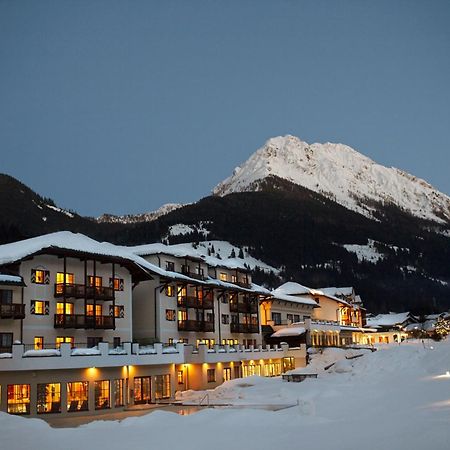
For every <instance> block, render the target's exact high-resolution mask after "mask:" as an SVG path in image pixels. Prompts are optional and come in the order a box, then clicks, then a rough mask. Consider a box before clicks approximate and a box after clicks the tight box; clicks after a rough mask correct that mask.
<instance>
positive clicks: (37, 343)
mask: <svg viewBox="0 0 450 450" xmlns="http://www.w3.org/2000/svg"><path fill="white" fill-rule="evenodd" d="M43 348H44V337H43V336H35V337H34V349H35V350H42V349H43Z"/></svg>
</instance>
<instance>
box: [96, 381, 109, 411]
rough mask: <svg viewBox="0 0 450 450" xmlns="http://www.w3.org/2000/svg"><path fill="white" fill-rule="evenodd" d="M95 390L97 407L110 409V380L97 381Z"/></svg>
mask: <svg viewBox="0 0 450 450" xmlns="http://www.w3.org/2000/svg"><path fill="white" fill-rule="evenodd" d="M94 391H95V409H108V408H109V407H110V400H109V398H110V397H109V381H108V380H101V381H95V382H94Z"/></svg>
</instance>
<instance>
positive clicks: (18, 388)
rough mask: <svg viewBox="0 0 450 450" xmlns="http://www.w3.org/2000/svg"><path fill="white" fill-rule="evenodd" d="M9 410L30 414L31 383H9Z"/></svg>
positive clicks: (11, 412) (12, 412)
mask: <svg viewBox="0 0 450 450" xmlns="http://www.w3.org/2000/svg"><path fill="white" fill-rule="evenodd" d="M8 412H9V413H10V414H30V385H29V384H8Z"/></svg>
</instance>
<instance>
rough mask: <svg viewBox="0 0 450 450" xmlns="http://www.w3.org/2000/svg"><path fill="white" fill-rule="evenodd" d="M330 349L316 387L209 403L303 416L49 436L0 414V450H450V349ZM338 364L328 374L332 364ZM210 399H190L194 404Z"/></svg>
mask: <svg viewBox="0 0 450 450" xmlns="http://www.w3.org/2000/svg"><path fill="white" fill-rule="evenodd" d="M361 353H362V351H360V350H352V351H345V350H340V349H328V350H325V351H324V353H323V354H316V355H313V356H312V360H311V364H310V366H308V368H307V369H306V370H307V371H311V372H316V373H318V378H317V379H307V380H305V381H304V382H302V383H287V382H283V381H282V380H281V378H280V377H277V378H260V377H249V378H245V379H239V380H232V381H229V382H227V383H224V384H223V385H222V386H220V387H218V388H216V389H214V390H212V391H208V394H209V397H210V401H211V402H212V403H216V404H219V403H222V404H228V405H229V404H233V405H236V406H239V405H240V406H246V405H247V406H248V405H283V404H284V405H288V404H294V405H296V406H293V407H290V408H286V409H282V410H279V411H267V410H262V409H252V408H242V409H233V408H221V409H212V408H209V409H205V410H202V411H200V412H198V413H195V414H192V415H190V416H180V415H178V414H174V413H171V412H165V411H155V412H152V413H149V414H147V415H145V416H141V417H130V418H127V419H125V420H123V421H121V422H118V421H96V422H92V423H90V424H88V425H83V426H81V427H78V428H65V429H64V428H58V429H54V428H51V427H50V426H49V425H48V424H47V423H45V422H44V421H42V420H40V419H25V418H22V417H14V416H10V415H7V414H0V429H1V430H2V434H1V440H0V448H1V449H5V450H6V449H8V450H10V449H11V450H14V449H27V448H33V449H46V450H60V449H63V448H64V449H67V450H69V449H80V448H83V449H84V450H87V449H94V448H95V449H98V448H99V447H107V448H108V450H115V449H124V448H132V449H136V450H137V449H176V448H182V449H183V450H191V449H192V450H194V449H195V450H202V449H208V450H211V449H214V450H222V449H227V450H228V449H230V448H233V447H237V448H247V449H301V448H305V449H327V448H331V449H342V450H344V449H345V450H352V449H364V450H370V449H374V450H375V449H377V450H379V449H380V448H381V449H386V450H394V449H395V450H402V449H405V450H406V449H408V450H415V449H418V450H419V449H427V450H449V449H450V375H449V374H447V372H448V371H450V341H449V340H447V341H444V342H440V343H434V342H433V343H432V342H427V343H426V344H425V345H423V344H422V343H421V342H420V341H414V342H407V343H402V344H401V345H397V344H395V345H387V346H381V347H379V349H378V351H376V352H374V353H372V352H364V355H363V356H362V357H358V358H354V359H346V358H345V357H346V356H347V357H348V356H355V355H356V354H361ZM335 361H337V362H336V364H334V365H333V366H332V367H330V368H329V369H328V370H325V367H328V366H329V365H330V364H332V363H333V362H335ZM204 394H205V392H197V393H195V392H187V393H185V394H184V395H183V399H184V400H191V401H192V402H195V400H196V399H198V398H199V397H201V396H203V395H204Z"/></svg>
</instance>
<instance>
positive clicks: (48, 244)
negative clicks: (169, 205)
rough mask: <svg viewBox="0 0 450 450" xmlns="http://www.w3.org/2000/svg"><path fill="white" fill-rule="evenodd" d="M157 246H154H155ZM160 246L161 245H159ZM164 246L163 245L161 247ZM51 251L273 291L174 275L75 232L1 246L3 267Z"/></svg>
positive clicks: (264, 292) (168, 275)
mask: <svg viewBox="0 0 450 450" xmlns="http://www.w3.org/2000/svg"><path fill="white" fill-rule="evenodd" d="M152 245H153V244H152ZM157 245H158V244H157ZM161 245H162V244H161ZM48 249H62V250H69V251H75V252H82V253H88V254H92V255H99V256H109V257H116V258H121V259H122V260H126V261H129V262H130V263H132V264H134V265H136V266H137V267H138V268H140V269H141V270H143V271H145V272H147V273H148V274H149V275H150V274H156V275H159V276H162V277H166V278H169V279H174V280H180V281H186V282H190V283H196V284H203V285H208V286H211V285H212V286H216V287H222V288H224V289H234V290H239V291H244V292H251V293H257V294H262V295H270V291H269V290H267V289H266V288H264V287H262V286H258V285H257V284H252V285H251V287H250V288H243V287H240V286H236V285H235V284H233V283H227V282H224V281H220V280H216V279H214V278H208V279H207V280H205V281H199V280H196V279H193V278H190V277H189V276H186V275H183V274H180V273H177V272H170V271H167V270H164V269H161V268H160V267H158V266H156V265H155V264H152V263H150V262H148V261H147V260H145V259H144V258H142V257H141V256H139V255H137V254H135V253H133V252H132V251H131V250H130V247H124V246H119V245H114V244H111V243H109V242H98V241H96V240H94V239H91V238H89V237H88V236H85V235H83V234H80V233H72V232H71V231H59V232H56V233H50V234H45V235H42V236H38V237H35V238H31V239H25V240H23V241H18V242H13V243H11V244H4V245H0V266H1V265H4V264H10V263H14V262H17V261H21V260H22V259H24V258H26V257H28V256H32V255H35V254H37V253H41V252H43V251H45V250H48Z"/></svg>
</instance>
